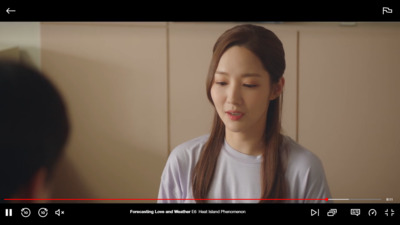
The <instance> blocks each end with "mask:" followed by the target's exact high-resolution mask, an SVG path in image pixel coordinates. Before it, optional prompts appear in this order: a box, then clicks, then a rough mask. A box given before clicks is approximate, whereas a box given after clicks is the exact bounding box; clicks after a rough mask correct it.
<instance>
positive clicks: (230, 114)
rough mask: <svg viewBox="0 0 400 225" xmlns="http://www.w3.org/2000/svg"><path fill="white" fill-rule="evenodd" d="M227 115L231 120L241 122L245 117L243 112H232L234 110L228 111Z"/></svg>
mask: <svg viewBox="0 0 400 225" xmlns="http://www.w3.org/2000/svg"><path fill="white" fill-rule="evenodd" d="M225 113H226V114H227V115H228V117H229V119H231V120H233V121H236V120H240V118H242V117H243V115H244V113H242V112H239V111H232V110H230V111H226V112H225Z"/></svg>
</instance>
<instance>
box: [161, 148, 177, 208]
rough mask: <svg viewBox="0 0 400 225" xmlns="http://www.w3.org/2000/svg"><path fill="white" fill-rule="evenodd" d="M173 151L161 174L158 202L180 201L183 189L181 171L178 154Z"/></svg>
mask: <svg viewBox="0 0 400 225" xmlns="http://www.w3.org/2000/svg"><path fill="white" fill-rule="evenodd" d="M174 153H175V152H174V151H173V152H172V153H171V155H170V156H169V157H168V160H167V163H166V165H165V168H164V171H163V173H162V175H161V183H160V189H159V192H158V200H157V202H158V203H180V202H181V201H180V200H178V199H182V190H181V188H180V183H181V182H180V180H181V179H180V171H179V163H178V159H177V156H176V154H174Z"/></svg>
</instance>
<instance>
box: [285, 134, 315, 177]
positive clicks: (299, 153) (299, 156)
mask: <svg viewBox="0 0 400 225" xmlns="http://www.w3.org/2000/svg"><path fill="white" fill-rule="evenodd" d="M283 147H284V149H285V152H286V163H287V170H288V172H290V171H297V172H301V171H303V172H306V171H308V172H310V169H312V170H314V171H315V170H317V171H318V170H323V167H322V163H321V160H320V159H319V158H318V156H317V155H316V154H314V153H313V152H311V151H310V150H308V149H307V148H305V147H304V146H302V145H300V144H299V143H297V142H296V141H294V140H293V139H292V138H290V137H288V136H284V137H283Z"/></svg>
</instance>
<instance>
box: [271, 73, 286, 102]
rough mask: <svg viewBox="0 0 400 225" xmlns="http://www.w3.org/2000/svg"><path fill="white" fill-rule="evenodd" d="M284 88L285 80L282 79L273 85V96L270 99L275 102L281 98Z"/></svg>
mask: <svg viewBox="0 0 400 225" xmlns="http://www.w3.org/2000/svg"><path fill="white" fill-rule="evenodd" d="M284 86H285V78H284V77H281V78H280V79H279V81H278V82H277V83H275V84H273V85H272V89H271V95H270V97H269V100H270V101H272V100H275V99H276V98H277V97H279V96H280V95H281V94H282V91H283V87H284Z"/></svg>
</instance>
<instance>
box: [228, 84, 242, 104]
mask: <svg viewBox="0 0 400 225" xmlns="http://www.w3.org/2000/svg"><path fill="white" fill-rule="evenodd" d="M227 92H228V93H227V102H228V103H230V104H233V105H240V104H241V103H242V93H241V89H240V86H239V85H232V86H231V87H230V88H228V90H227Z"/></svg>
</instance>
